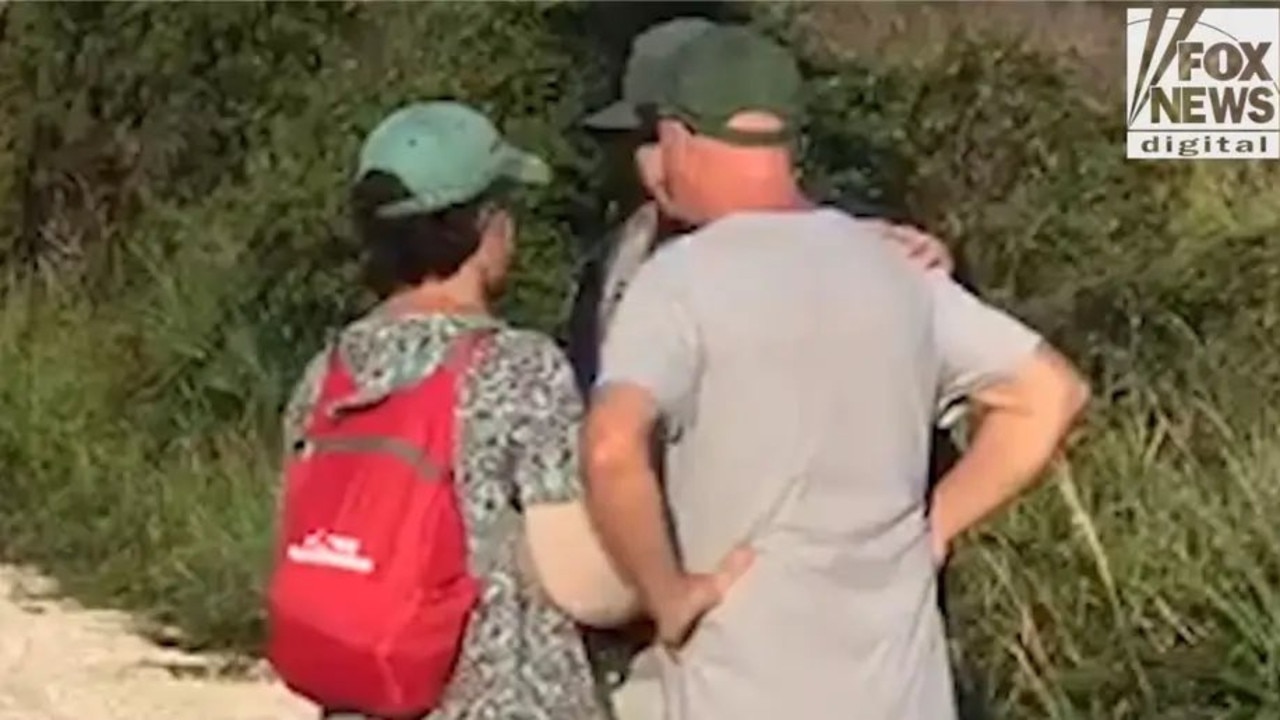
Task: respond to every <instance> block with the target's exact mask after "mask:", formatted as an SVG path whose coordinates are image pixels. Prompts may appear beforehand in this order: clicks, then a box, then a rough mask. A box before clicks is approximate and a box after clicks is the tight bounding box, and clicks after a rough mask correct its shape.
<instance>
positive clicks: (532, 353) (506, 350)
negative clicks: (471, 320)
mask: <svg viewBox="0 0 1280 720" xmlns="http://www.w3.org/2000/svg"><path fill="white" fill-rule="evenodd" d="M492 345H493V350H492V352H491V356H492V359H493V361H494V362H495V363H496V364H499V365H501V366H502V367H504V368H507V369H510V370H521V371H525V372H533V373H542V374H554V373H556V372H559V371H560V370H561V369H562V368H567V367H568V362H569V361H568V359H567V358H566V356H565V354H564V351H563V350H562V349H561V348H560V346H559V345H558V344H557V343H556V341H555V340H554V339H552V337H551V336H550V335H548V334H547V333H544V332H541V331H539V330H532V329H528V328H516V327H511V326H503V327H502V328H499V329H498V330H497V331H496V332H494V334H493V340H492Z"/></svg>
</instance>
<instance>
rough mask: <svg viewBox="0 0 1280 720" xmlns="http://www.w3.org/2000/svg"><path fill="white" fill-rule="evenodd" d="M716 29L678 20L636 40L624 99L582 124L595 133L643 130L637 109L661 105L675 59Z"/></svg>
mask: <svg viewBox="0 0 1280 720" xmlns="http://www.w3.org/2000/svg"><path fill="white" fill-rule="evenodd" d="M713 27H715V23H713V22H711V21H710V20H704V19H702V18H676V19H675V20H668V21H667V22H664V23H659V24H657V25H654V26H653V27H651V28H649V29H648V30H645V31H644V32H642V33H640V34H639V35H637V36H636V38H635V40H633V41H632V42H631V53H630V54H629V55H628V56H627V66H626V69H625V70H624V71H623V74H622V97H621V98H620V99H619V100H617V101H616V102H614V103H613V104H612V105H609V106H608V107H605V108H603V109H601V110H599V111H597V112H595V113H592V114H591V115H589V116H587V118H586V119H584V120H583V121H582V124H583V125H585V126H586V127H588V128H592V129H595V130H632V129H634V128H637V127H640V124H641V119H640V115H639V113H638V112H637V108H638V107H641V106H644V105H652V104H655V103H657V102H658V99H659V98H660V97H661V95H662V91H663V87H664V86H665V85H666V82H667V75H668V72H669V65H670V62H671V59H672V58H674V57H675V56H676V54H677V53H678V52H679V51H680V49H681V48H683V47H684V46H685V45H686V44H688V43H689V41H690V40H693V39H694V38H696V37H698V36H699V35H701V34H702V33H704V32H706V31H707V30H710V29H711V28H713Z"/></svg>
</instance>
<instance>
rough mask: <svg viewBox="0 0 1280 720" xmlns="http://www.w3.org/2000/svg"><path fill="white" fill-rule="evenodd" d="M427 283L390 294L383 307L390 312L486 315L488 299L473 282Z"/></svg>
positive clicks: (398, 313)
mask: <svg viewBox="0 0 1280 720" xmlns="http://www.w3.org/2000/svg"><path fill="white" fill-rule="evenodd" d="M456 279H457V278H452V279H450V280H448V281H445V282H439V283H428V284H424V285H420V286H418V287H415V288H410V289H407V290H402V291H400V292H398V293H396V294H395V295H392V296H391V297H390V298H389V299H388V300H387V302H386V307H387V309H388V310H390V311H391V312H392V313H393V314H397V315H409V314H439V315H489V314H490V310H489V299H488V297H487V296H486V295H485V293H484V291H483V290H480V289H478V288H477V287H476V285H475V284H474V283H460V282H459V283H455V282H454V280H456Z"/></svg>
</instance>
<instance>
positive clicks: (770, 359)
mask: <svg viewBox="0 0 1280 720" xmlns="http://www.w3.org/2000/svg"><path fill="white" fill-rule="evenodd" d="M1038 344H1039V337H1038V336H1037V335H1036V334H1035V333H1034V332H1032V331H1030V330H1029V329H1027V328H1026V327H1025V326H1023V325H1022V324H1021V323H1019V322H1018V321H1016V320H1014V319H1013V318H1011V317H1010V316H1008V315H1006V314H1004V313H1002V312H1000V311H998V310H996V309H994V308H991V307H989V306H987V305H985V304H983V303H982V302H980V301H979V300H977V299H976V298H974V297H973V296H972V295H971V294H969V293H968V292H967V291H965V290H964V289H962V288H961V287H960V286H959V285H957V284H955V283H954V282H953V281H952V280H951V279H949V278H948V277H946V276H945V275H944V274H942V273H929V274H925V273H922V272H920V271H919V270H918V269H915V268H913V267H911V265H910V264H909V262H908V261H907V259H906V258H905V257H904V256H903V254H902V253H901V252H900V251H898V250H897V249H896V248H894V247H893V246H892V245H891V244H889V243H886V242H884V241H883V239H882V238H880V237H879V236H878V235H877V234H876V233H875V231H874V230H873V229H870V228H868V227H867V226H866V225H865V224H863V223H861V222H859V221H858V220H855V219H853V218H852V217H850V216H848V215H845V214H843V213H840V212H837V211H834V210H829V209H820V210H815V211H810V212H788V213H743V214H739V215H735V216H732V217H729V218H726V219H723V220H720V221H718V222H715V223H713V224H711V225H709V226H707V227H704V228H702V229H701V230H699V231H697V232H695V233H692V234H690V235H687V236H685V237H683V238H679V239H677V240H673V241H672V242H671V243H669V244H668V245H667V246H665V247H663V248H662V249H661V250H659V251H658V253H657V254H656V255H655V256H654V257H653V259H652V260H650V261H649V262H647V263H646V264H645V265H644V266H643V267H641V269H640V271H639V272H638V274H637V275H636V277H635V278H634V280H633V281H632V283H631V285H630V287H629V289H628V291H627V293H626V294H625V296H624V297H623V299H622V301H621V304H620V305H619V307H618V309H617V314H616V316H615V317H614V319H613V323H612V325H611V327H610V330H609V334H608V338H607V339H606V342H605V346H604V350H603V357H602V365H601V373H600V378H599V380H598V382H597V385H604V384H608V383H613V382H624V383H632V384H636V385H640V386H643V387H645V388H646V389H648V390H649V391H650V392H651V393H652V395H653V396H654V398H655V399H656V400H657V402H658V404H659V405H660V407H661V409H662V412H663V416H664V419H665V420H666V422H667V423H668V427H669V434H668V438H669V440H668V442H669V444H668V448H667V468H666V469H667V480H666V486H667V488H666V490H667V494H668V502H669V504H670V506H671V512H672V515H673V522H674V524H675V532H676V536H677V538H678V542H679V549H680V553H681V555H682V557H683V559H684V562H685V565H686V567H687V569H689V570H690V571H694V572H698V571H706V570H709V569H711V568H713V567H714V565H715V564H716V563H717V562H718V561H719V560H720V558H721V557H722V556H723V555H724V554H725V553H727V552H728V551H729V550H730V549H731V548H733V547H734V546H735V545H737V544H739V543H742V542H743V541H745V540H748V539H750V540H751V541H752V542H753V543H754V545H755V547H756V548H757V551H758V556H757V560H756V563H755V565H754V566H753V567H752V569H751V570H750V571H749V572H748V574H747V575H746V576H745V577H744V578H743V579H742V580H741V581H740V582H739V584H738V585H737V586H736V587H735V588H734V589H733V590H732V591H731V593H730V595H729V596H728V597H727V598H726V601H725V603H724V604H723V605H721V606H720V607H719V608H717V609H716V610H715V611H714V612H713V613H711V614H710V615H709V616H708V617H707V618H706V619H705V620H704V621H703V623H702V625H701V626H700V628H699V630H698V632H697V633H696V634H695V635H694V637H693V638H692V639H691V641H690V642H689V644H688V645H687V646H686V647H685V648H684V650H683V651H682V655H681V662H680V663H679V664H678V665H677V664H674V663H670V662H664V663H663V665H664V667H663V679H664V685H665V691H666V696H667V711H668V716H669V718H671V720H701V718H709V717H714V718H721V717H725V718H728V717H732V718H734V719H735V720H755V719H757V718H759V719H760V720H775V719H776V718H778V717H788V716H790V717H803V718H805V720H824V719H825V718H832V720H834V719H835V718H840V719H841V720H843V719H844V718H847V717H849V713H850V712H851V711H853V709H855V708H856V710H857V713H858V717H859V718H864V719H865V720H947V719H949V718H953V717H954V716H955V714H954V713H955V710H954V700H953V697H952V684H951V679H950V673H949V669H948V666H947V656H946V647H945V641H944V636H943V632H942V625H941V622H940V619H939V617H938V614H937V606H936V603H935V568H934V565H933V560H932V556H931V552H930V546H929V542H928V534H927V522H926V519H925V492H926V477H927V471H928V467H927V465H928V463H927V458H928V449H929V439H930V435H929V427H930V425H931V420H932V419H933V418H934V417H935V416H936V414H937V412H938V411H939V409H940V408H942V407H944V406H945V405H946V404H948V403H949V402H950V401H951V400H952V399H954V398H956V397H958V396H963V395H965V394H968V393H971V392H972V391H974V390H975V389H977V388H979V387H980V386H982V385H983V384H986V383H990V382H993V381H996V380H999V379H1001V378H1003V377H1007V376H1008V374H1009V373H1010V372H1011V371H1013V370H1014V369H1015V368H1016V367H1017V366H1018V365H1019V364H1020V363H1022V362H1023V361H1024V360H1025V359H1027V358H1028V357H1029V356H1030V354H1031V353H1032V352H1033V351H1034V349H1035V348H1036V346H1037V345H1038Z"/></svg>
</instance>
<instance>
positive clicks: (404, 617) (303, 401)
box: [268, 102, 637, 720]
mask: <svg viewBox="0 0 1280 720" xmlns="http://www.w3.org/2000/svg"><path fill="white" fill-rule="evenodd" d="M548 179H549V170H548V168H547V166H546V164H545V163H543V161H542V160H540V159H539V158H537V157H535V156H533V155H531V154H529V153H526V152H523V151H521V150H518V149H516V148H514V147H512V146H511V145H509V144H508V143H507V142H506V141H505V140H503V139H502V137H501V136H500V135H499V133H498V131H497V130H496V129H495V128H494V126H493V125H492V124H491V123H490V121H489V120H488V119H486V118H485V117H484V116H483V115H481V114H479V113H477V112H476V111H474V110H472V109H471V108H469V107H466V106H464V105H461V104H457V103H451V102H433V103H425V104H417V105H412V106H409V107H406V108H404V109H401V110H399V111H397V112H396V113H394V114H392V115H391V116H389V117H388V118H387V119H386V120H384V121H383V122H382V123H381V124H380V125H379V126H378V127H377V128H376V129H375V130H374V131H373V132H372V133H371V134H370V136H369V137H368V138H367V140H366V141H365V144H364V146H363V148H362V151H361V155H360V163H359V170H358V172H357V176H356V180H355V185H354V188H353V190H352V195H351V202H352V207H353V211H354V216H355V224H356V227H357V231H358V234H359V236H360V238H361V240H362V241H363V243H364V244H365V247H366V250H367V253H368V264H367V270H368V275H369V280H370V281H371V283H372V284H373V286H374V287H375V289H376V290H377V291H378V292H379V294H380V295H381V296H382V297H383V298H384V302H383V303H382V304H381V305H380V306H379V307H378V308H377V309H375V310H374V311H373V312H371V313H370V314H368V315H367V316H365V317H363V318H361V319H359V320H357V321H355V322H354V323H352V324H351V325H349V326H347V327H346V328H345V329H344V330H343V331H342V332H341V333H340V334H339V335H338V337H337V339H336V340H335V341H334V342H333V343H331V346H330V347H328V348H326V349H325V351H324V352H322V353H320V354H319V355H318V356H317V357H316V358H315V360H314V361H312V362H311V364H310V365H309V367H308V368H307V370H306V372H305V374H304V377H303V379H302V381H301V382H300V384H299V385H298V387H297V389H296V390H295V392H294V395H293V398H292V400H291V402H290V403H289V406H288V409H287V411H286V417H285V423H284V424H285V437H286V442H287V443H288V447H287V453H288V454H287V458H286V472H285V475H286V481H285V490H284V495H283V505H282V510H281V519H280V532H279V538H278V545H277V552H276V565H275V572H274V574H273V576H272V579H271V583H270V586H269V590H268V605H269V607H268V610H269V612H268V619H269V623H268V629H269V644H268V656H269V658H270V660H271V661H272V664H273V665H274V667H275V668H276V671H277V673H278V674H279V675H280V676H281V678H282V679H283V680H284V681H285V682H286V684H288V685H289V686H290V687H291V688H292V689H293V690H294V691H295V692H298V693H300V694H302V695H304V696H306V697H308V698H310V699H311V700H313V701H314V702H316V703H317V704H318V705H320V706H321V707H322V708H324V712H325V717H327V718H334V719H336V718H348V717H349V718H410V717H412V718H418V717H430V718H432V719H440V720H444V719H446V718H462V717H466V718H494V719H497V718H515V717H528V718H555V719H556V720H597V719H598V718H604V717H607V709H606V706H605V704H604V703H603V702H602V701H601V695H600V694H599V693H598V692H597V689H596V686H595V683H594V681H593V676H592V670H591V668H590V667H589V665H588V659H587V655H586V652H585V650H584V647H583V641H582V639H581V636H580V633H579V626H578V623H585V624H589V625H595V626H610V625H616V624H621V623H623V622H625V621H628V620H631V619H633V618H634V616H635V614H636V613H637V603H636V601H635V599H634V597H633V596H632V594H631V592H630V590H629V589H628V588H627V587H626V585H625V584H624V583H622V582H621V580H619V578H618V577H617V576H616V575H615V574H614V571H613V570H612V567H611V566H610V564H609V561H608V560H607V559H606V556H605V555H604V553H603V552H602V550H601V548H600V546H599V543H598V541H597V539H596V537H595V535H594V533H593V532H592V529H591V527H590V525H589V522H588V520H587V517H586V514H585V512H584V510H583V507H582V493H583V488H582V484H581V481H580V478H579V469H578V427H579V422H580V420H581V416H582V412H583V411H582V404H581V400H580V397H579V394H578V390H577V388H576V387H575V384H574V378H573V371H572V370H571V369H570V367H569V364H568V363H567V361H566V360H565V358H564V357H563V355H562V354H561V352H560V350H559V349H558V348H557V346H556V345H555V343H554V342H553V341H552V340H551V339H550V338H549V337H545V336H543V335H541V334H539V333H536V332H532V331H527V330H519V329H515V328H512V327H510V326H508V325H505V324H504V323H502V322H501V321H499V320H497V319H495V318H494V317H493V315H492V314H491V304H490V301H491V299H492V298H493V297H494V296H495V294H496V293H497V292H498V291H499V290H500V289H501V288H502V285H503V282H504V281H505V279H506V276H507V270H508V267H509V265H510V263H511V257H512V253H513V243H514V242H515V235H516V233H515V225H514V221H513V219H512V216H511V214H510V213H509V211H508V210H507V209H506V206H505V204H504V202H503V198H504V196H505V194H506V193H507V192H509V191H510V190H512V189H513V188H515V187H516V186H518V185H521V184H529V183H544V182H546V181H547V180H548Z"/></svg>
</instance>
